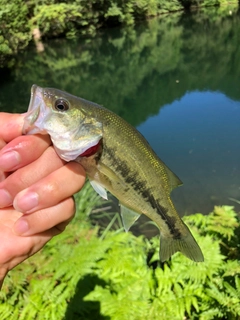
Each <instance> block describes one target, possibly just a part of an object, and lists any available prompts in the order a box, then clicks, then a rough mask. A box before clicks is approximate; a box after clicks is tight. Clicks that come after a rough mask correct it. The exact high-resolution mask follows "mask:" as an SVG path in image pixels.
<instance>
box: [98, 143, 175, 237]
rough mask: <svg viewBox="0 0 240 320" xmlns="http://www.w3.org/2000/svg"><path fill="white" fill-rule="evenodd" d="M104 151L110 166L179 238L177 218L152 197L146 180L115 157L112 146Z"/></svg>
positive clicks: (173, 234)
mask: <svg viewBox="0 0 240 320" xmlns="http://www.w3.org/2000/svg"><path fill="white" fill-rule="evenodd" d="M104 152H105V153H107V154H108V157H110V158H111V162H112V167H113V168H114V170H116V171H117V172H118V173H119V174H120V175H121V176H122V177H123V178H124V180H125V182H126V183H127V184H129V185H131V187H132V188H133V189H134V190H135V191H137V192H139V193H140V195H141V196H142V197H143V199H144V200H145V201H147V202H148V203H150V205H151V207H152V208H153V209H154V210H155V211H156V212H157V213H158V214H159V215H160V216H161V218H162V220H164V221H165V223H166V224H167V226H168V228H169V231H170V233H171V234H172V236H173V237H174V238H175V239H179V238H181V231H180V230H179V229H178V228H177V226H176V223H177V219H176V218H175V217H172V216H169V215H168V209H167V208H165V207H163V206H161V205H160V204H159V202H158V201H157V200H156V199H155V198H154V197H153V195H152V194H151V191H150V190H149V188H148V187H147V182H146V181H140V180H138V179H137V178H136V177H137V176H138V173H137V172H136V171H132V170H131V169H130V168H129V167H128V165H127V163H126V162H125V161H124V160H121V159H119V158H117V157H116V155H115V151H114V148H106V147H105V146H104Z"/></svg>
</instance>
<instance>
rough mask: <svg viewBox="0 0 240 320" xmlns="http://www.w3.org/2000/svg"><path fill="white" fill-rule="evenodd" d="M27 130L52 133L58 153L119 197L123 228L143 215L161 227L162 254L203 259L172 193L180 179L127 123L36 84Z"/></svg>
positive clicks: (103, 191) (98, 186)
mask: <svg viewBox="0 0 240 320" xmlns="http://www.w3.org/2000/svg"><path fill="white" fill-rule="evenodd" d="M24 132H25V133H26V134H36V133H42V134H46V133H47V134H49V135H50V137H51V139H52V142H53V145H54V147H55V150H56V152H57V153H58V155H59V156H60V157H61V158H62V159H64V160H65V161H77V162H78V163H80V164H81V165H82V166H83V167H84V169H85V170H86V173H87V175H88V178H89V180H90V183H91V184H92V186H93V187H94V189H95V190H96V191H97V192H98V193H99V194H100V195H101V196H102V197H103V198H105V199H106V198H107V192H106V190H108V191H109V192H111V193H112V194H113V195H114V196H115V197H116V198H117V199H118V200H119V202H120V206H121V216H122V220H123V224H124V227H125V230H128V229H129V228H130V227H131V226H132V224H133V223H134V222H135V221H136V220H137V219H138V218H139V216H140V215H141V214H144V215H146V216H147V217H149V218H150V219H151V220H153V221H154V222H155V223H156V225H157V226H158V228H159V230H160V259H161V261H165V260H167V259H169V258H170V257H171V255H173V254H174V253H175V252H177V251H180V252H182V253H183V254H184V255H186V256H187V257H188V258H190V259H192V260H193V261H197V262H198V261H203V260H204V257H203V254H202V252H201V249H200V247H199V246H198V244H197V242H196V241H195V239H194V237H193V236H192V234H191V232H190V230H189V229H188V227H187V226H186V224H185V223H184V222H183V221H182V219H181V218H180V216H179V215H178V213H177V211H176V210H175V207H174V205H173V203H172V201H171V198H170V192H171V191H172V189H173V188H175V187H177V186H179V185H181V184H182V183H181V181H180V180H179V178H178V177H177V176H176V175H175V174H174V173H172V172H171V171H170V169H169V168H168V167H167V166H166V165H165V164H164V163H163V162H162V161H161V160H160V159H159V158H158V156H157V155H156V153H155V152H154V151H153V150H152V148H151V147H150V145H149V144H148V142H147V141H146V140H145V138H144V137H143V136H142V135H141V134H140V133H139V132H138V131H137V130H136V129H135V128H134V127H132V126H131V125H130V124H129V123H127V122H126V121H125V120H123V119H122V118H121V117H119V116H118V115H116V114H115V113H113V112H111V111H110V110H108V109H106V108H103V107H102V106H99V105H98V104H96V103H93V102H90V101H87V100H84V99H82V98H79V97H76V96H73V95H71V94H69V93H66V92H64V91H61V90H58V89H53V88H41V87H38V86H36V85H33V87H32V91H31V100H30V104H29V109H28V113H27V114H26V116H25V123H24Z"/></svg>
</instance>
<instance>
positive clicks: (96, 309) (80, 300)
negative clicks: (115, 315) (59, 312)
mask: <svg viewBox="0 0 240 320" xmlns="http://www.w3.org/2000/svg"><path fill="white" fill-rule="evenodd" d="M96 285H98V286H102V287H104V286H105V285H106V284H105V282H104V281H103V280H101V279H99V278H98V277H97V276H94V275H87V276H85V277H84V278H82V279H80V280H79V282H78V284H77V286H76V290H75V294H74V296H73V297H72V299H71V300H70V301H69V303H68V307H67V310H66V314H65V317H64V319H65V320H96V319H98V320H110V318H109V317H107V316H103V315H101V312H100V302H98V301H84V297H85V296H87V294H88V293H90V292H92V291H93V290H94V287H95V286H96Z"/></svg>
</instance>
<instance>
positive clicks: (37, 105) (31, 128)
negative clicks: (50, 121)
mask: <svg viewBox="0 0 240 320" xmlns="http://www.w3.org/2000/svg"><path fill="white" fill-rule="evenodd" d="M41 89H42V88H40V87H38V86H37V85H35V84H34V85H32V88H31V98H30V102H29V106H28V111H27V113H26V115H25V117H24V123H23V130H22V132H23V134H35V133H40V131H43V130H42V129H40V127H39V122H42V121H41V119H40V115H41V113H42V112H41V111H42V110H41V109H42V108H41V106H42V104H43V99H42V90H41ZM38 120H39V121H38ZM41 133H43V132H41Z"/></svg>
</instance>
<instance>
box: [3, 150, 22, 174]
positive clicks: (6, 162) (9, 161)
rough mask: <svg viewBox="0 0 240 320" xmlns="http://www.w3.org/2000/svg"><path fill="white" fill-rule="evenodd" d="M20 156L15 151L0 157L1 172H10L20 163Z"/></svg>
mask: <svg viewBox="0 0 240 320" xmlns="http://www.w3.org/2000/svg"><path fill="white" fill-rule="evenodd" d="M20 161H21V159H20V155H19V153H18V152H17V151H8V152H6V153H3V154H2V155H1V156H0V168H1V169H2V170H3V171H7V170H11V169H13V168H14V167H16V166H17V165H18V164H19V163H20Z"/></svg>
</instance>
